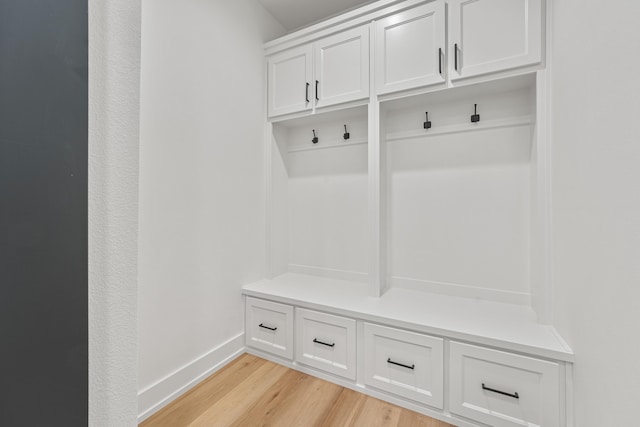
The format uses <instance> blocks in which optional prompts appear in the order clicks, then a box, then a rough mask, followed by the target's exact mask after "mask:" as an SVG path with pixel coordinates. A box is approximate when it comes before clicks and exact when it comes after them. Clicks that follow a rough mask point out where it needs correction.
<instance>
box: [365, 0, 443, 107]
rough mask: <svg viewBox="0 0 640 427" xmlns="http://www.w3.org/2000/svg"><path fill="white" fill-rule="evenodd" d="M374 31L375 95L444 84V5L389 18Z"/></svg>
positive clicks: (440, 2) (431, 4)
mask: <svg viewBox="0 0 640 427" xmlns="http://www.w3.org/2000/svg"><path fill="white" fill-rule="evenodd" d="M375 28H376V29H375V31H376V39H375V45H376V58H375V64H376V70H375V73H376V92H377V93H378V94H383V93H389V92H394V91H398V90H404V89H411V88H414V87H419V86H428V85H433V84H437V83H442V82H444V81H445V78H444V75H445V73H444V71H445V70H444V66H445V64H444V61H445V58H444V50H445V14H444V2H443V1H441V0H436V1H435V2H433V3H429V4H426V5H423V6H419V7H416V8H414V9H411V10H408V11H406V12H402V13H399V14H397V15H392V16H390V17H388V18H385V19H382V20H380V21H378V22H376V27H375Z"/></svg>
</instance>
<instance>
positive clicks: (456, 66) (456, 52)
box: [453, 43, 458, 71]
mask: <svg viewBox="0 0 640 427" xmlns="http://www.w3.org/2000/svg"><path fill="white" fill-rule="evenodd" d="M453 57H454V67H453V68H455V69H456V71H458V43H456V44H454V45H453Z"/></svg>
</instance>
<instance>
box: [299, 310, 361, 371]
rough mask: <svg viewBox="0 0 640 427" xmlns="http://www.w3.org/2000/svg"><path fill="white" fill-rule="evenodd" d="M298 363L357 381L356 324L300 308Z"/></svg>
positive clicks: (351, 320) (342, 318)
mask: <svg viewBox="0 0 640 427" xmlns="http://www.w3.org/2000/svg"><path fill="white" fill-rule="evenodd" d="M296 361H297V362H299V363H303V364H305V365H308V366H312V367H314V368H317V369H321V370H323V371H325V372H329V373H331V374H335V375H340V376H342V377H345V378H348V379H350V380H355V379H356V321H355V320H353V319H347V318H346V317H341V316H334V315H331V314H326V313H320V312H317V311H311V310H305V309H302V308H296Z"/></svg>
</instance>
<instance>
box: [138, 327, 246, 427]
mask: <svg viewBox="0 0 640 427" xmlns="http://www.w3.org/2000/svg"><path fill="white" fill-rule="evenodd" d="M244 351H245V347H244V333H241V334H238V335H236V336H235V337H233V338H231V339H230V340H228V341H226V342H224V343H222V344H221V345H219V346H218V347H216V348H214V349H212V350H211V351H209V352H208V353H206V354H204V355H202V356H200V357H198V358H197V359H195V360H193V361H192V362H189V363H188V364H186V365H184V366H183V367H181V368H180V369H178V370H176V371H175V372H173V373H171V374H169V375H167V376H166V377H164V378H163V379H161V380H160V381H158V382H156V383H155V384H152V385H151V386H149V387H147V388H145V389H144V390H140V391H139V392H138V424H139V423H141V422H142V421H144V420H146V419H147V418H149V417H150V416H151V415H153V414H155V413H156V412H158V411H159V410H160V409H162V408H163V407H164V406H166V405H167V404H169V403H170V402H172V401H173V400H175V399H176V398H178V397H179V396H180V395H182V394H184V393H185V392H187V391H189V390H190V389H191V388H193V387H194V386H195V385H197V384H198V383H199V382H200V381H202V380H204V379H205V378H207V377H208V376H209V375H211V374H213V373H214V372H216V371H218V370H219V369H220V368H222V367H224V366H225V365H227V364H228V363H229V362H231V361H232V360H233V359H235V358H236V357H238V356H240V355H241V354H242V353H244Z"/></svg>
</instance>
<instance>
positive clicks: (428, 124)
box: [423, 111, 431, 129]
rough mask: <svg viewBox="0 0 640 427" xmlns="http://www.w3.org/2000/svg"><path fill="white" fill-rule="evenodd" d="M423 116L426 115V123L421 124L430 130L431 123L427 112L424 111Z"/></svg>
mask: <svg viewBox="0 0 640 427" xmlns="http://www.w3.org/2000/svg"><path fill="white" fill-rule="evenodd" d="M424 114H426V115H427V121H426V122H424V123H423V126H424V128H425V129H431V122H430V121H429V112H428V111H426V112H425V113H424Z"/></svg>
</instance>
